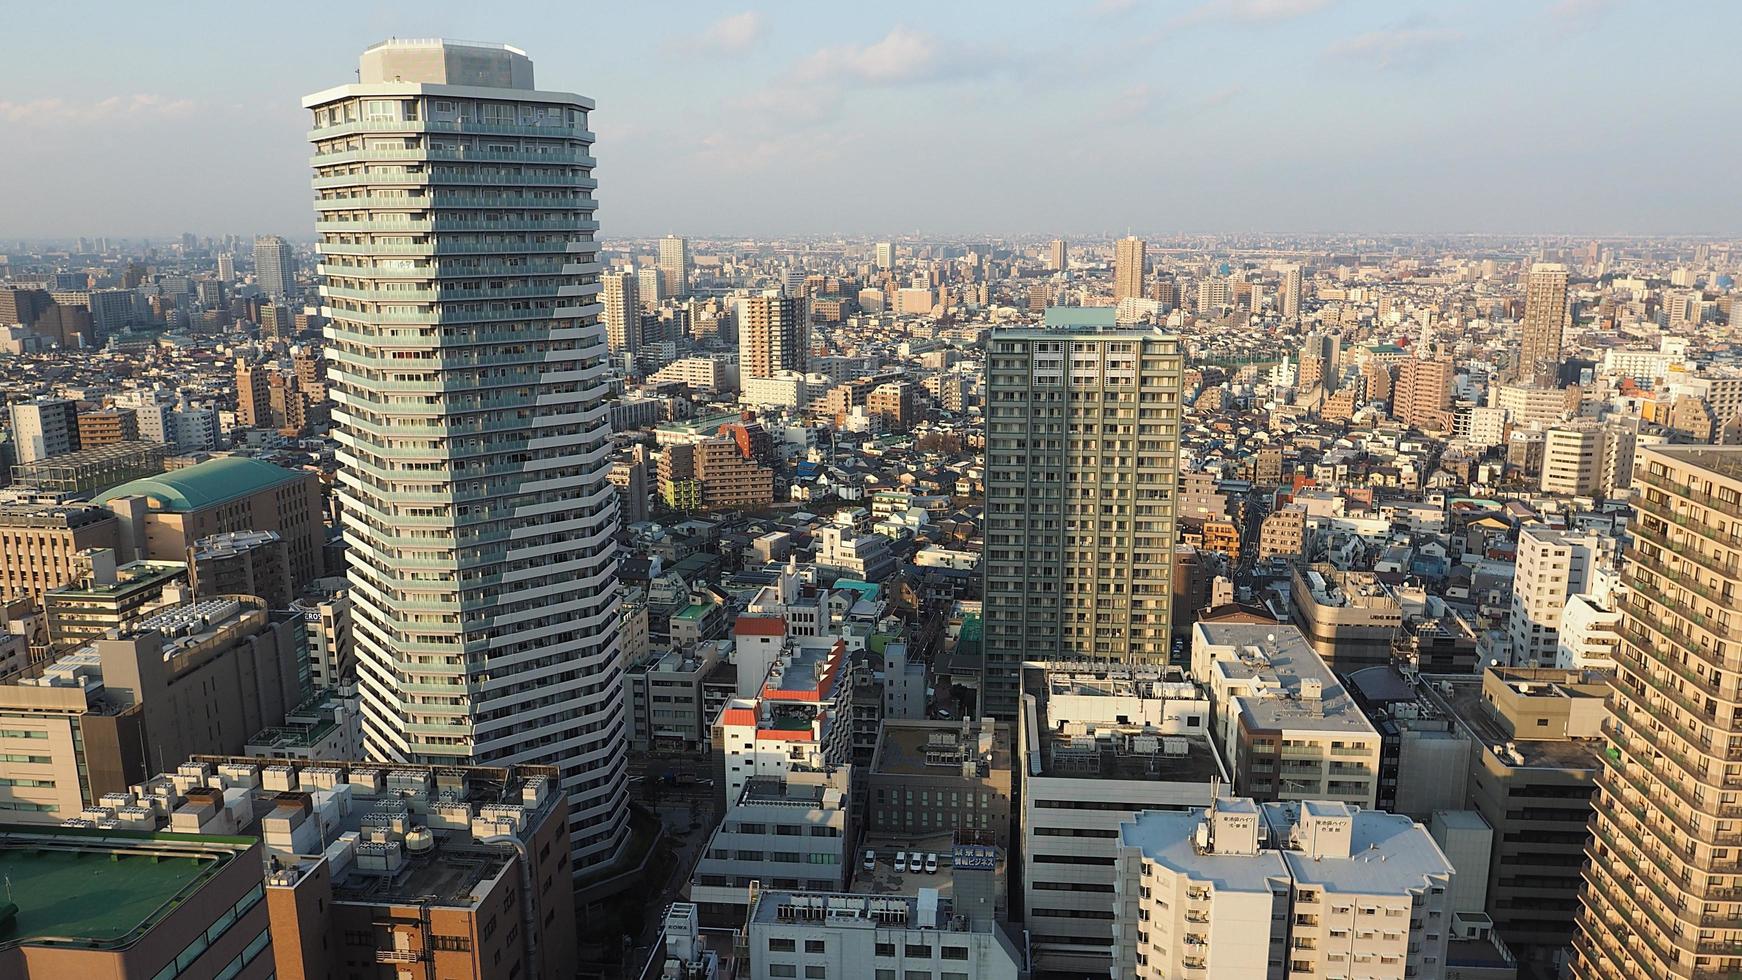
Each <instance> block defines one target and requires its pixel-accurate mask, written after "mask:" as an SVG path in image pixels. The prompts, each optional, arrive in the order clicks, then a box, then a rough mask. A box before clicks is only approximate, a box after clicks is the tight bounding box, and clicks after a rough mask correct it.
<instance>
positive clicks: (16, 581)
mask: <svg viewBox="0 0 1742 980" xmlns="http://www.w3.org/2000/svg"><path fill="white" fill-rule="evenodd" d="M120 544H121V525H120V522H119V521H118V520H117V519H116V517H115V515H114V514H113V513H112V512H110V511H108V510H105V509H104V508H102V507H97V506H94V505H91V504H65V505H42V504H7V505H5V506H0V555H4V556H5V560H4V561H0V599H4V600H12V599H17V598H20V597H23V598H28V599H30V600H31V601H32V602H34V603H35V604H36V605H37V606H39V607H40V606H41V605H42V598H43V596H44V595H45V594H47V592H48V590H50V589H54V588H59V587H60V586H63V585H65V584H67V583H68V582H71V581H72V580H73V579H74V578H76V577H78V576H79V575H81V574H83V571H84V568H85V567H86V566H85V565H84V564H82V563H81V560H80V558H79V555H80V554H81V553H83V552H86V551H90V550H93V549H102V548H108V549H115V548H119V547H120Z"/></svg>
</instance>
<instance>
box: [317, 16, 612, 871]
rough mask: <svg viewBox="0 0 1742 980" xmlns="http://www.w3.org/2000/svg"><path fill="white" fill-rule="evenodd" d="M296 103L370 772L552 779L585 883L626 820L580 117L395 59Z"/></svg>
mask: <svg viewBox="0 0 1742 980" xmlns="http://www.w3.org/2000/svg"><path fill="white" fill-rule="evenodd" d="M303 105H304V106H305V107H306V108H308V109H309V110H311V112H312V115H313V117H314V119H313V123H314V128H313V130H312V131H311V132H310V134H309V138H310V140H311V141H312V142H313V143H314V155H315V187H316V189H317V191H316V193H317V199H316V204H315V206H316V209H317V211H318V212H319V216H318V220H317V222H316V225H315V228H316V231H318V232H319V233H320V235H321V243H320V252H321V259H322V263H323V267H324V270H325V277H326V278H325V282H324V284H323V285H322V287H321V293H322V304H323V308H322V312H323V314H324V315H326V316H327V317H328V320H329V322H328V326H327V328H326V338H327V342H328V344H327V347H326V354H327V359H328V382H329V384H330V386H331V388H332V391H333V397H334V401H335V403H336V405H335V408H334V411H333V421H334V423H335V428H336V430H337V431H336V433H335V434H336V438H337V439H338V442H339V475H338V480H339V488H338V495H339V500H340V511H341V513H342V514H343V518H344V535H345V541H346V543H347V545H348V546H349V552H348V553H349V563H350V597H351V601H352V637H353V641H354V644H355V647H356V655H357V666H358V674H359V681H360V686H361V688H362V693H363V723H364V743H365V751H366V753H367V754H368V755H369V756H370V758H371V759H375V760H381V761H384V762H389V763H391V762H402V761H403V762H407V763H415V764H430V765H454V766H464V765H486V764H488V765H498V766H500V765H523V764H534V765H548V766H555V767H558V769H560V771H561V782H562V786H563V788H564V789H565V790H566V791H567V793H568V796H569V799H570V818H569V821H570V822H569V842H570V844H571V846H572V849H573V864H572V869H573V871H574V873H575V874H577V875H582V874H586V873H589V872H593V871H596V870H598V869H600V868H602V867H604V866H606V865H608V864H610V863H611V862H613V861H614V860H615V859H616V858H618V857H619V856H620V855H621V853H622V852H623V850H624V848H625V846H626V842H627V840H628V836H629V825H628V817H629V805H628V773H627V771H626V752H627V738H628V733H627V730H626V724H627V723H626V720H625V710H624V703H623V697H624V688H623V682H622V670H623V664H622V656H621V649H620V646H619V636H618V620H619V610H618V602H619V595H618V579H617V561H618V554H617V547H616V544H615V540H614V538H615V534H616V531H617V525H618V504H617V493H616V490H615V488H614V487H613V486H612V485H611V483H610V480H609V479H608V471H609V469H610V460H609V456H608V452H607V451H608V450H609V448H610V427H611V423H610V413H609V412H608V411H607V408H608V399H609V397H610V390H609V383H608V382H609V379H608V372H607V367H608V366H607V364H606V359H607V353H606V345H605V333H604V329H603V327H602V326H601V325H600V323H599V314H600V312H601V308H600V304H599V301H598V293H599V287H598V285H597V283H596V282H595V281H594V279H595V277H596V276H597V275H598V274H599V272H600V266H599V261H598V245H597V244H596V243H595V241H594V237H593V235H594V231H595V229H596V227H597V225H596V223H595V222H594V220H593V212H594V202H593V195H592V189H593V186H594V180H593V176H592V167H593V158H592V143H593V134H592V133H591V132H589V131H588V129H587V122H588V115H589V114H590V111H591V110H592V108H593V102H592V100H590V99H586V98H582V97H581V96H578V95H573V94H570V93H567V92H547V91H537V90H535V89H534V88H533V70H532V61H531V60H530V59H529V58H527V56H526V54H525V53H524V52H522V51H519V50H518V49H515V48H511V47H508V46H506V45H484V44H474V43H469V42H456V41H441V40H390V41H384V42H382V43H380V44H377V45H375V46H373V47H371V48H369V49H368V50H366V51H365V52H363V55H362V58H361V65H360V70H359V72H358V78H357V81H355V82H349V83H347V84H343V85H340V86H338V87H336V88H331V89H327V90H326V91H323V92H318V93H315V94H314V95H311V96H309V97H307V98H306V99H304V100H303Z"/></svg>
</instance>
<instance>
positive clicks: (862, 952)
mask: <svg viewBox="0 0 1742 980" xmlns="http://www.w3.org/2000/svg"><path fill="white" fill-rule="evenodd" d="M957 889H958V890H957V892H956V896H955V897H954V898H943V897H941V896H940V894H939V889H936V888H921V889H920V890H919V894H918V895H917V896H906V895H865V894H827V893H814V892H813V893H804V892H790V891H779V890H776V891H766V892H762V893H760V894H759V895H758V896H757V899H756V902H755V904H754V906H753V907H752V908H751V910H750V914H749V916H748V918H747V932H748V934H749V935H748V943H747V945H748V947H749V954H750V962H749V964H748V968H749V974H748V975H749V977H750V978H751V980H786V978H790V977H804V978H809V980H831V978H841V980H1016V978H1017V977H1018V976H1022V975H1023V961H1022V953H1021V951H1019V950H1018V949H1017V948H1016V945H1015V944H1014V943H1012V942H1011V940H1010V938H1009V937H1008V936H1006V935H1005V934H1004V932H1003V931H1002V930H1000V929H999V928H998V926H997V925H996V923H994V922H993V921H991V919H990V918H989V917H986V916H982V915H972V914H964V913H963V912H962V911H960V910H961V908H962V906H963V900H962V897H961V884H960V882H959V881H958V883H957Z"/></svg>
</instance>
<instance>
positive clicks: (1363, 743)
mask: <svg viewBox="0 0 1742 980" xmlns="http://www.w3.org/2000/svg"><path fill="white" fill-rule="evenodd" d="M1191 655H1192V671H1191V673H1192V677H1193V678H1195V679H1197V680H1198V681H1199V683H1201V684H1203V685H1204V687H1205V689H1206V691H1207V692H1208V693H1209V698H1210V731H1211V733H1212V735H1213V736H1214V737H1215V739H1216V744H1217V747H1218V748H1219V749H1220V750H1221V752H1222V758H1223V759H1224V760H1225V762H1226V764H1227V768H1228V770H1229V772H1230V773H1231V774H1232V775H1233V777H1234V792H1235V793H1237V794H1239V795H1241V796H1250V797H1253V798H1254V799H1258V800H1262V801H1266V802H1268V801H1271V800H1338V801H1342V802H1345V803H1353V804H1356V805H1358V806H1364V807H1369V808H1370V807H1372V806H1374V805H1375V804H1376V802H1377V800H1378V793H1379V769H1380V754H1381V752H1380V750H1381V739H1380V737H1379V732H1378V731H1377V730H1376V729H1375V728H1374V727H1373V723H1372V722H1370V721H1368V720H1367V716H1366V714H1365V713H1364V712H1363V711H1362V710H1361V708H1360V705H1358V704H1357V703H1356V702H1355V700H1354V698H1353V697H1351V696H1350V694H1349V692H1348V691H1347V690H1345V689H1344V687H1343V685H1342V683H1341V682H1340V681H1338V679H1337V676H1336V675H1335V674H1333V673H1331V670H1330V668H1329V667H1328V666H1326V664H1325V661H1324V659H1323V658H1321V657H1320V656H1319V655H1318V654H1317V653H1315V652H1313V649H1312V647H1311V646H1309V645H1308V644H1307V641H1306V637H1304V636H1302V635H1301V632H1300V631H1299V630H1297V629H1294V628H1292V627H1289V626H1281V625H1278V624H1274V623H1268V624H1267V623H1208V622H1200V623H1198V624H1197V625H1196V626H1193V627H1192V650H1191Z"/></svg>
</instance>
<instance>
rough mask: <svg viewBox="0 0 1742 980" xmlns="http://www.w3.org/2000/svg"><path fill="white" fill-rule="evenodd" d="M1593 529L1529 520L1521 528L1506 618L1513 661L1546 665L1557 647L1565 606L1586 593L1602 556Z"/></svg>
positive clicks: (1535, 665) (1528, 665) (1549, 663)
mask: <svg viewBox="0 0 1742 980" xmlns="http://www.w3.org/2000/svg"><path fill="white" fill-rule="evenodd" d="M1598 543H1599V542H1598V538H1597V535H1596V534H1594V533H1584V534H1581V533H1577V532H1573V531H1560V530H1554V529H1551V528H1548V527H1546V526H1543V525H1540V524H1527V525H1525V526H1524V527H1522V528H1520V529H1519V532H1518V560H1517V562H1516V563H1515V567H1516V569H1517V574H1516V577H1515V578H1514V579H1513V581H1512V608H1511V609H1510V610H1509V612H1508V615H1507V620H1506V624H1507V625H1506V631H1507V637H1508V639H1509V641H1510V644H1511V646H1510V655H1511V657H1512V663H1513V664H1514V665H1517V666H1523V667H1548V666H1552V665H1553V664H1554V662H1555V658H1556V656H1557V652H1558V649H1559V637H1560V625H1561V610H1562V609H1564V608H1565V607H1566V604H1567V599H1568V598H1570V597H1572V596H1575V595H1578V594H1579V593H1581V592H1584V591H1585V589H1586V588H1587V587H1588V586H1589V585H1590V583H1591V573H1592V572H1593V571H1595V570H1596V564H1597V560H1598Z"/></svg>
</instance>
